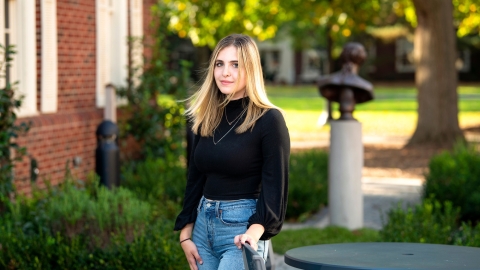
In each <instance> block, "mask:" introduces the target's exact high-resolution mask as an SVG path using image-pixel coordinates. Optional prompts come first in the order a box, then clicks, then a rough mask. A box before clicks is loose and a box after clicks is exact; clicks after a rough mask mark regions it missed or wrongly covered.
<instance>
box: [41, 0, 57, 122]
mask: <svg viewBox="0 0 480 270" xmlns="http://www.w3.org/2000/svg"><path fill="white" fill-rule="evenodd" d="M41 12H42V16H41V17H42V22H41V25H42V32H41V33H42V36H41V38H42V54H41V55H42V80H41V84H42V85H41V91H42V94H41V111H42V113H54V112H56V111H57V108H58V104H57V103H58V98H57V96H58V43H57V1H56V0H42V1H41Z"/></svg>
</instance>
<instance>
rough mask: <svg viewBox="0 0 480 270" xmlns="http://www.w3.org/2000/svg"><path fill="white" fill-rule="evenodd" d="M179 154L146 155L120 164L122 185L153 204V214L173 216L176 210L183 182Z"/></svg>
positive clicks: (182, 169) (181, 194) (182, 189)
mask: <svg viewBox="0 0 480 270" xmlns="http://www.w3.org/2000/svg"><path fill="white" fill-rule="evenodd" d="M182 158H183V157H180V158H179V157H177V156H175V155H173V154H171V153H169V154H167V155H166V157H165V158H156V159H155V158H147V159H146V160H144V161H141V162H131V163H129V164H127V165H125V166H124V167H123V168H122V177H123V179H124V180H123V182H122V186H123V187H125V188H127V189H129V190H131V191H132V192H133V193H135V194H136V196H137V197H138V198H141V199H142V200H145V201H148V202H150V203H151V205H152V206H153V207H154V214H155V216H159V217H163V218H168V219H173V218H175V217H176V215H177V214H178V213H179V212H180V210H181V206H182V205H183V196H184V190H185V186H186V177H187V173H186V168H185V162H183V160H182Z"/></svg>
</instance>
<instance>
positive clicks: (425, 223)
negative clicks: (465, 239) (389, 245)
mask: <svg viewBox="0 0 480 270" xmlns="http://www.w3.org/2000/svg"><path fill="white" fill-rule="evenodd" d="M458 214H459V209H458V208H454V207H453V206H452V204H451V203H449V202H445V203H440V202H438V201H432V200H430V199H426V200H424V201H423V203H422V204H420V205H417V206H415V207H408V208H407V209H404V208H403V207H402V206H401V204H399V205H397V207H396V208H393V209H391V210H390V211H389V212H388V213H387V223H386V224H384V227H383V229H382V230H381V231H380V236H381V238H382V241H385V242H412V243H431V244H453V243H454V241H455V238H454V234H455V230H456V229H457V219H458Z"/></svg>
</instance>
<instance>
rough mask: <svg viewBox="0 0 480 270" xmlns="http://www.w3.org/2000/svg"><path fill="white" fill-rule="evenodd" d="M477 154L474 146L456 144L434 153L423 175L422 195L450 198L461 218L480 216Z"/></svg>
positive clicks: (467, 219)
mask: <svg viewBox="0 0 480 270" xmlns="http://www.w3.org/2000/svg"><path fill="white" fill-rule="evenodd" d="M479 164H480V155H479V153H478V152H476V151H475V149H474V148H473V147H467V146H465V145H463V144H458V145H456V147H455V148H454V150H453V151H452V152H443V153H441V154H439V155H436V156H434V157H433V158H432V159H431V161H430V165H429V169H430V170H429V173H428V174H427V175H426V183H425V189H424V195H423V197H424V198H429V197H431V196H434V197H435V199H436V200H438V201H440V202H446V201H451V202H452V204H453V206H454V207H459V208H460V209H461V210H460V211H461V212H460V218H461V220H463V221H472V222H478V221H479V220H480V166H479Z"/></svg>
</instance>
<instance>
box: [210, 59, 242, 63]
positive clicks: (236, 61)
mask: <svg viewBox="0 0 480 270" xmlns="http://www.w3.org/2000/svg"><path fill="white" fill-rule="evenodd" d="M216 62H222V63H223V60H220V59H217V60H215V63H216ZM227 62H230V63H238V60H231V61H227Z"/></svg>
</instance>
